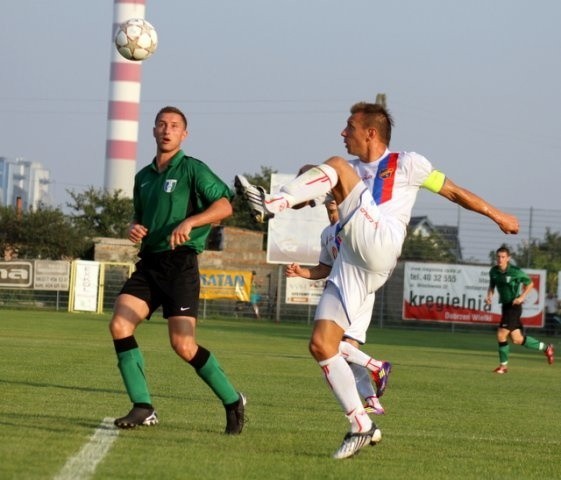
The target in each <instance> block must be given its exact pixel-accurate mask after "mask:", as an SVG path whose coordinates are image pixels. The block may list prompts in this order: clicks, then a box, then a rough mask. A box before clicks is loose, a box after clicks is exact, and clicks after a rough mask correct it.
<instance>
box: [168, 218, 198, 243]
mask: <svg viewBox="0 0 561 480" xmlns="http://www.w3.org/2000/svg"><path fill="white" fill-rule="evenodd" d="M192 229H193V227H192V226H191V223H190V222H189V221H188V219H187V220H183V221H182V222H181V223H180V224H179V225H178V226H177V227H175V229H174V230H173V232H171V235H170V238H169V246H170V247H171V249H172V250H173V249H174V248H175V247H178V246H179V245H183V244H184V243H185V242H186V241H188V240H189V239H190V238H191V237H190V235H191V230H192Z"/></svg>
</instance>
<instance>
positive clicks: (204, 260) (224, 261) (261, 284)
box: [94, 227, 281, 295]
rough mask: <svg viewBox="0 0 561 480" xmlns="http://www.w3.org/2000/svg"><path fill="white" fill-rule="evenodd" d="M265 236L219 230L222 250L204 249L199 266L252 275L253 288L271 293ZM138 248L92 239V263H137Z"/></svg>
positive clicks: (273, 273) (273, 280)
mask: <svg viewBox="0 0 561 480" xmlns="http://www.w3.org/2000/svg"><path fill="white" fill-rule="evenodd" d="M263 242H264V234H263V233H262V232H255V231H253V230H246V229H243V228H235V227H224V228H223V229H222V247H223V249H222V250H216V251H214V250H206V251H204V252H203V253H201V254H200V255H199V267H200V268H202V269H204V268H215V269H220V270H249V271H254V272H255V285H256V287H257V290H258V292H259V293H261V294H262V295H266V294H270V293H271V291H274V290H275V288H276V284H277V278H278V269H279V268H281V267H279V266H278V265H269V264H268V263H267V260H266V258H267V252H266V251H265V249H264V246H263ZM137 251H138V250H137V247H136V246H135V245H133V244H132V243H131V242H130V241H129V240H125V239H118V238H95V239H94V260H97V261H103V262H132V263H134V262H136V261H137Z"/></svg>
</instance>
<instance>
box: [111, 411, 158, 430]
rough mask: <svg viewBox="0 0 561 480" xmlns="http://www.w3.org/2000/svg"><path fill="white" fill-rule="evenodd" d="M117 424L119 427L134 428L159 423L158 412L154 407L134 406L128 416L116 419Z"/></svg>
mask: <svg viewBox="0 0 561 480" xmlns="http://www.w3.org/2000/svg"><path fill="white" fill-rule="evenodd" d="M114 423H115V426H116V427H119V428H134V427H138V426H139V425H145V426H148V425H157V424H158V414H157V413H156V410H154V409H153V408H145V407H132V410H131V411H130V412H129V413H127V415H126V416H124V417H121V418H116V419H115V422H114Z"/></svg>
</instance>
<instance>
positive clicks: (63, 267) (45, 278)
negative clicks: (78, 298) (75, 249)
mask: <svg viewBox="0 0 561 480" xmlns="http://www.w3.org/2000/svg"><path fill="white" fill-rule="evenodd" d="M69 287H70V262H68V261H66V260H35V269H34V271H33V288H34V289H35V290H58V291H65V292H66V291H68V289H69Z"/></svg>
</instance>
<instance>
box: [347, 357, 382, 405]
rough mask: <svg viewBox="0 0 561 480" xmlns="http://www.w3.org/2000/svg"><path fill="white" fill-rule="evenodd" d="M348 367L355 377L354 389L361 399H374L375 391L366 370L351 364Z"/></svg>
mask: <svg viewBox="0 0 561 480" xmlns="http://www.w3.org/2000/svg"><path fill="white" fill-rule="evenodd" d="M350 367H351V370H352V371H353V374H354V376H355V382H356V388H357V390H358V393H359V394H360V396H361V397H362V398H368V397H375V396H376V390H374V386H373V385H372V377H371V376H370V375H369V372H368V370H367V369H366V368H365V367H362V366H360V365H357V364H356V363H351V364H350Z"/></svg>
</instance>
